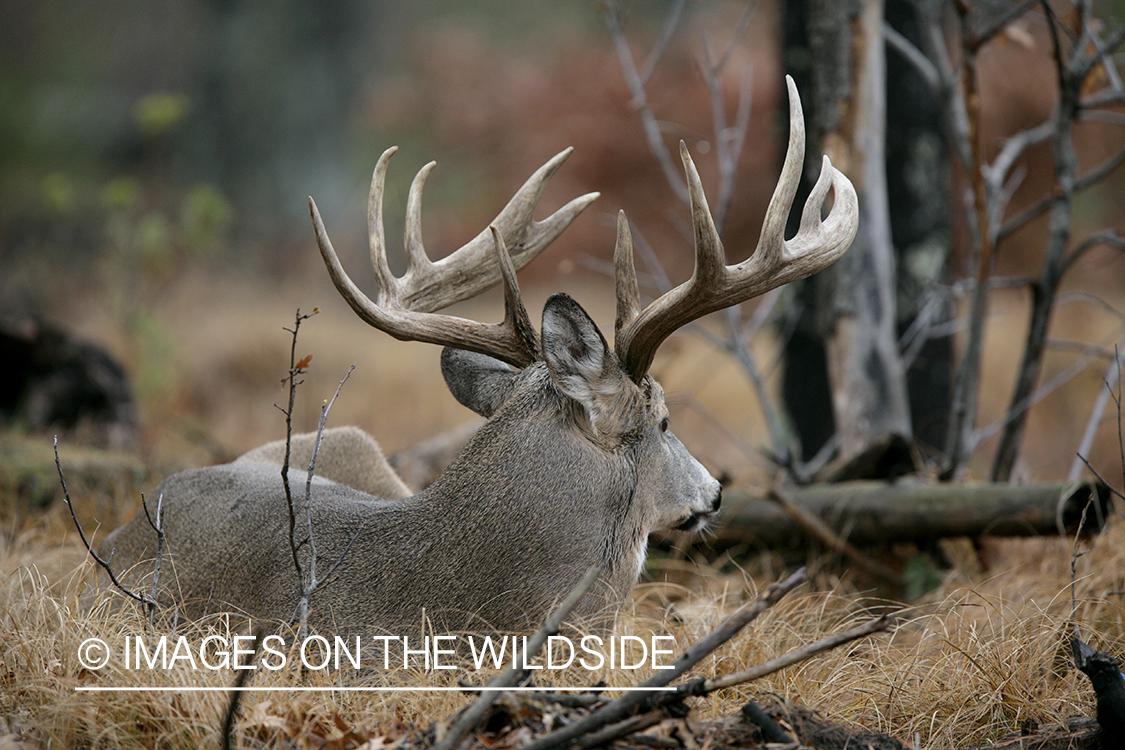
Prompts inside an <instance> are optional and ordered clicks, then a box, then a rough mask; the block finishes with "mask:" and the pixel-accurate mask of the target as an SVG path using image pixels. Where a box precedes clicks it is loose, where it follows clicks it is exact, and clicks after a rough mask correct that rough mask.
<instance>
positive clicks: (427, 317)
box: [309, 198, 539, 367]
mask: <svg viewBox="0 0 1125 750" xmlns="http://www.w3.org/2000/svg"><path fill="white" fill-rule="evenodd" d="M309 214H310V216H311V217H312V222H313V231H314V232H315V234H316V242H317V245H318V246H319V247H320V254H321V256H322V257H323V258H324V263H325V265H326V266H327V267H328V275H329V276H330V277H331V278H332V283H333V284H334V285H335V286H336V289H337V290H339V292H340V295H341V296H342V297H343V298H344V300H345V301H346V302H347V303H348V305H349V306H350V307H351V308H352V310H354V311H355V313H356V314H357V315H358V316H359V317H360V318H361V319H362V320H363V321H364V322H365V323H367V324H368V325H370V326H373V327H375V328H378V329H379V330H381V331H384V332H385V333H388V334H390V335H391V336H393V337H395V338H396V339H398V340H400V341H421V342H424V343H428V344H438V345H439V346H454V347H457V348H458V349H465V350H467V351H473V352H479V353H481V354H487V355H488V356H490V357H495V358H497V359H499V360H502V361H504V362H507V363H508V364H510V365H514V366H516V367H526V366H527V365H529V364H531V363H532V362H534V361H535V360H536V358H537V357H538V353H539V344H538V336H537V334H536V333H535V328H534V326H532V324H531V320H530V318H529V317H528V314H527V310H526V309H525V308H524V306H523V302H522V300H521V299H520V292H519V286H518V285H517V283H516V270H515V265H514V264H513V262H512V259H511V257H510V256H509V255H508V250H507V248H506V247H505V246H504V240H503V237H502V236H501V234H500V233H499V232H498V231H496V232H495V233H493V238H494V245H493V246H494V248H495V251H496V253H497V254H498V256H499V267H500V269H501V271H500V277H501V279H502V280H503V281H504V308H505V315H504V322H503V323H478V322H476V321H473V320H466V319H464V318H459V317H456V316H453V315H441V314H437V313H419V312H417V311H414V310H407V309H405V308H403V307H401V306H400V305H398V304H396V303H395V302H391V301H388V302H387V303H385V304H376V303H375V302H372V301H371V300H370V299H369V298H368V297H367V295H365V294H364V293H363V292H362V291H360V289H359V287H357V286H356V285H355V283H354V282H353V281H352V280H351V278H349V277H348V274H347V272H345V271H344V269H343V266H342V265H341V264H340V259H339V257H338V256H337V255H336V250H335V249H334V248H333V247H332V241H331V240H330V239H329V238H328V232H327V231H326V230H325V228H324V221H323V220H322V219H321V217H320V211H319V210H318V209H317V206H316V201H314V200H313V199H312V198H309Z"/></svg>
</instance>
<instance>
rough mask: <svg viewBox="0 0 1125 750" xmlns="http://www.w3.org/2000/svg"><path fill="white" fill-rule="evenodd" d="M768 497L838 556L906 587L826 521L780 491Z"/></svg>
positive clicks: (904, 582)
mask: <svg viewBox="0 0 1125 750" xmlns="http://www.w3.org/2000/svg"><path fill="white" fill-rule="evenodd" d="M768 497H769V499H770V500H772V501H773V502H774V503H776V504H777V505H778V507H780V508H781V509H782V510H783V511H785V514H786V515H787V516H789V517H790V518H791V519H793V522H794V523H795V524H797V525H798V526H800V527H801V528H802V529H804V530H805V531H806V532H807V533H808V534H809V535H810V536H812V537H813V538H815V539H817V540H818V541H820V543H821V544H823V545H824V546H826V547H828V548H829V549H830V550H832V551H833V552H835V553H836V554H839V555H843V556H844V557H847V558H848V559H849V560H851V561H852V562H854V563H855V564H856V565H858V566H859V567H860V568H863V570H864V571H866V572H868V573H870V574H871V575H874V576H876V577H878V578H882V579H883V580H885V581H887V582H888V583H891V584H894V585H895V586H905V585H906V580H905V579H904V578H903V577H902V576H901V575H899V574H898V573H897V572H895V571H894V570H891V569H890V568H889V567H887V566H886V565H884V564H882V563H881V562H879V561H878V560H873V559H872V558H870V557H868V556H867V555H865V554H863V553H862V552H860V551H859V550H858V549H856V548H855V547H853V546H852V545H851V544H849V543H848V542H847V540H845V539H844V538H843V537H841V536H840V535H839V534H837V533H836V532H835V531H833V530H832V529H831V528H830V527H829V526H828V524H826V523H824V521H822V520H820V519H819V518H817V517H816V516H814V515H813V514H812V513H809V512H808V511H806V510H804V509H802V508H800V507H798V506H797V505H796V504H795V503H793V502H792V501H790V500H789V498H788V497H786V496H785V495H784V494H782V493H781V491H780V490H777V489H771V490H770V492H769V495H768Z"/></svg>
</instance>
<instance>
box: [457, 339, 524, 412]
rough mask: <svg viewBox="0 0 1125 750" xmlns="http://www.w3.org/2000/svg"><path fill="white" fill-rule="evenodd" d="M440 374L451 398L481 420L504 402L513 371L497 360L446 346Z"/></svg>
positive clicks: (509, 390) (506, 398) (514, 379)
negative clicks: (470, 410)
mask: <svg viewBox="0 0 1125 750" xmlns="http://www.w3.org/2000/svg"><path fill="white" fill-rule="evenodd" d="M441 374H442V375H443V376H444V377H445V384H446V386H448V388H449V392H450V393H452V394H453V397H454V398H455V399H457V400H458V401H459V402H461V404H462V405H464V406H467V407H469V408H470V409H472V410H473V411H475V412H476V413H477V414H479V415H481V416H482V417H485V418H487V417H491V416H492V413H493V412H495V411H496V410H497V409H499V408H500V405H501V404H503V403H504V402H505V401H507V400H508V396H509V395H511V393H512V389H513V388H514V387H515V382H516V372H515V371H514V370H512V368H510V367H508V366H507V365H506V364H504V363H503V362H501V361H500V360H498V359H493V358H492V357H489V356H486V355H484V354H477V353H476V352H467V351H463V350H461V349H454V348H453V347H450V346H447V347H445V348H444V349H442V350H441Z"/></svg>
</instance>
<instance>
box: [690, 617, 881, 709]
mask: <svg viewBox="0 0 1125 750" xmlns="http://www.w3.org/2000/svg"><path fill="white" fill-rule="evenodd" d="M893 624H894V616H893V615H883V616H882V617H876V618H875V619H873V620H868V621H867V622H865V623H862V624H860V625H857V626H855V627H854V628H849V629H847V630H844V631H841V632H839V633H835V634H833V635H830V636H827V637H826V638H821V639H820V640H819V641H816V642H815V643H809V644H807V645H805V646H801V647H800V648H796V649H793V650H792V651H790V652H789V653H787V654H785V655H784V656H779V657H778V658H776V659H771V660H770V661H767V662H765V663H764V664H759V665H757V666H754V667H750V668H749V669H744V670H742V671H741V672H735V673H734V674H729V675H723V676H722V677H712V678H710V679H703V680H698V681H696V682H694V683H691V682H689V683H687V684H685V685H681V686H680V688H679V689H678V690H677V692H678V693H679V694H680V695H683V696H687V695H706V694H707V693H713V692H714V691H716V690H722V689H723V688H728V687H734V686H735V685H741V684H743V683H746V682H750V681H752V680H760V679H761V678H763V677H765V676H767V675H771V674H773V673H774V672H778V671H780V670H782V669H785V668H786V667H791V666H793V665H794V664H800V663H801V662H803V661H807V660H808V659H811V658H812V657H814V656H816V655H817V654H820V653H823V652H825V651H831V650H832V649H834V648H838V647H840V646H843V645H844V644H845V643H851V642H852V641H855V640H859V639H860V638H866V637H867V636H869V635H872V634H873V633H881V632H883V631H886V630H889V629H890V628H891V626H892V625H893Z"/></svg>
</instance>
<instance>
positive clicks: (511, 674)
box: [434, 566, 601, 750]
mask: <svg viewBox="0 0 1125 750" xmlns="http://www.w3.org/2000/svg"><path fill="white" fill-rule="evenodd" d="M600 572H601V568H599V567H597V566H594V567H592V568H590V569H589V570H587V571H586V575H584V576H582V580H581V581H579V582H578V585H577V586H575V587H574V589H572V590H571V592H570V594H568V595H567V597H566V599H564V600H563V602H562V604H560V605H559V608H558V609H556V610H555V612H554V614H552V615H551V616H550V618H548V620H547V621H546V622H545V623H543V626H542V627H541V628H539V630H538V631H537V632H536V633H535V635H533V636H532V637H531V641H529V642H528V644H527V651H526V653H524V654H523V655H517V654H513V658H512V664H511V666H509V667H508V668H507V669H505V670H504V671H503V672H501V673H500V674H499V675H497V676H496V677H494V678H493V679H492V681H491V682H489V683H488V686H487V687H486V688H485V689H484V692H483V693H482V694H481V696H480V697H479V698H477V699H476V700H475V701H473V702H472V703H471V704H469V706H468V707H466V708H465V710H464V711H462V712H461V715H460V716H459V717H458V718H457V721H455V722H454V723H453V726H451V727H450V728H449V730H448V731H447V732H446V733H445V736H444V737H442V738H441V740H440V741H438V743H437V744H436V745H434V750H453V748H455V747H457V746H458V745H459V744H461V740H463V739H464V738H465V735H466V734H468V733H469V731H470V730H471V729H472V728H473V727H475V726H477V724H479V723H480V720H481V719H482V718H483V717H484V713H485V711H487V710H488V708H489V706H491V705H492V704H493V703H495V702H496V699H497V698H498V697H499V696H500V693H501V691H502V689H503V688H509V687H512V686H513V685H515V684H516V683H517V682H519V680H520V677H521V676H522V675H523V674H524V672H525V671H526V670H524V669H523V668H522V667H518V666H516V665H517V664H526V663H527V659H528V658H530V657H534V656H535V654H536V653H538V652H539V649H540V648H542V647H543V644H544V643H546V642H547V637H548V636H551V635H555V634H557V633H558V632H559V627H560V626H561V625H562V622H563V620H565V619H566V618H567V617H569V616H570V611H571V610H572V609H574V607H575V605H577V604H578V602H579V601H581V599H582V597H584V596H585V595H586V592H587V591H589V590H590V587H591V586H593V585H594V581H596V580H597V578H598V574H599V573H600Z"/></svg>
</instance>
